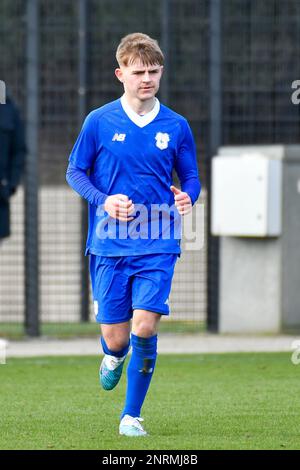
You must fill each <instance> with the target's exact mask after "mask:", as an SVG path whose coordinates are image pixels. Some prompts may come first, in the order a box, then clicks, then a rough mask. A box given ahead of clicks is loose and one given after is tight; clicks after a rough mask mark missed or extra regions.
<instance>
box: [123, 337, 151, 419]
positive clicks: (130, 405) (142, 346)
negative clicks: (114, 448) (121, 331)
mask: <svg viewBox="0 0 300 470" xmlns="http://www.w3.org/2000/svg"><path fill="white" fill-rule="evenodd" d="M131 345H132V355H131V358H130V361H129V364H128V367H127V391H126V401H125V407H124V409H123V412H122V415H121V419H122V418H123V416H124V415H126V414H128V415H130V416H133V417H134V418H137V417H139V416H140V413H141V408H142V405H143V403H144V400H145V397H146V394H147V391H148V388H149V385H150V382H151V378H152V375H153V372H154V368H155V362H156V356H157V335H155V336H151V337H150V338H141V337H139V336H136V335H134V334H133V333H132V334H131Z"/></svg>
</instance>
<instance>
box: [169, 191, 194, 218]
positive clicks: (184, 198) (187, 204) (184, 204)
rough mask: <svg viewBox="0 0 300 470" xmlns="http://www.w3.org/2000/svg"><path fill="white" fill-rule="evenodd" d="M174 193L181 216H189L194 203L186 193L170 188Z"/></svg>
mask: <svg viewBox="0 0 300 470" xmlns="http://www.w3.org/2000/svg"><path fill="white" fill-rule="evenodd" d="M170 189H171V191H172V193H173V194H174V200H175V206H176V207H177V210H178V212H179V214H180V215H186V214H189V213H190V212H191V210H192V201H191V198H190V196H189V195H188V194H187V193H185V192H184V191H180V189H178V188H176V187H175V186H170Z"/></svg>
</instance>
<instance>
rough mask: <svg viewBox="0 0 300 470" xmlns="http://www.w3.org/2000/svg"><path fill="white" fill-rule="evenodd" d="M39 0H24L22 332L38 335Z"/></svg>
mask: <svg viewBox="0 0 300 470" xmlns="http://www.w3.org/2000/svg"><path fill="white" fill-rule="evenodd" d="M38 9H39V1H38V0H27V12H26V15H27V17H26V19H27V44H26V51H27V54H26V55H27V57H26V110H27V111H26V124H27V125H26V141H27V149H28V154H27V159H26V169H25V298H26V300H25V332H26V334H27V335H29V336H39V334H40V328H39V256H38V255H39V243H38V108H39V96H38V94H39V88H38V54H39V52H38V44H39V38H38V23H39V19H38Z"/></svg>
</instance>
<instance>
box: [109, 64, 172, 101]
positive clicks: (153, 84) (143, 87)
mask: <svg viewBox="0 0 300 470" xmlns="http://www.w3.org/2000/svg"><path fill="white" fill-rule="evenodd" d="M162 72H163V67H162V66H161V65H143V63H142V62H140V61H136V62H134V63H133V64H130V65H128V66H126V67H125V66H121V67H120V68H119V69H116V76H117V77H118V79H119V80H120V81H121V82H122V83H123V85H124V90H125V93H126V94H127V95H128V96H130V97H131V98H133V99H138V100H140V101H147V100H149V99H152V98H153V97H154V96H155V95H156V93H157V92H158V90H159V83H160V79H161V76H162Z"/></svg>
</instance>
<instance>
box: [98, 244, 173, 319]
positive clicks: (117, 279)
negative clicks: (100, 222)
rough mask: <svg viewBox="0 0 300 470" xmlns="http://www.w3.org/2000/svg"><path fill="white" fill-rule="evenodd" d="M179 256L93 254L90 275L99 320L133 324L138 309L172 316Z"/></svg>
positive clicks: (164, 254)
mask: <svg viewBox="0 0 300 470" xmlns="http://www.w3.org/2000/svg"><path fill="white" fill-rule="evenodd" d="M177 257H178V255H177V254H167V253H162V254H153V255H140V256H113V257H108V256H98V255H92V254H91V255H90V274H91V281H92V290H93V298H94V308H95V316H96V321H97V322H98V323H105V324H114V323H122V322H126V321H129V320H130V319H131V318H132V313H133V310H134V309H142V310H150V311H151V312H155V313H160V314H162V315H168V314H169V305H168V298H169V294H170V290H171V284H172V278H173V273H174V267H175V263H176V261H177Z"/></svg>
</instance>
